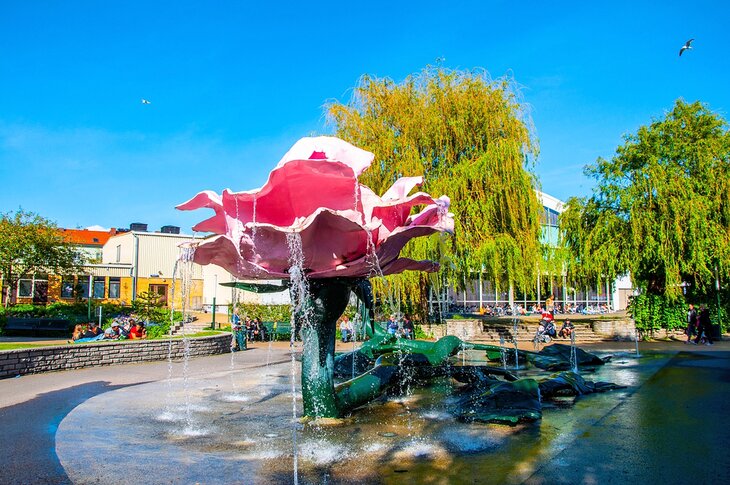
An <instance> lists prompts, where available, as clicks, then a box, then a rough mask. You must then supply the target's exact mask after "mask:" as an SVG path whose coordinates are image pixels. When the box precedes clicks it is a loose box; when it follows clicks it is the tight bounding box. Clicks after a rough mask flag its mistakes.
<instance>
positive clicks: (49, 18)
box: [0, 0, 730, 231]
mask: <svg viewBox="0 0 730 485" xmlns="http://www.w3.org/2000/svg"><path fill="white" fill-rule="evenodd" d="M257 3H263V2H257ZM594 3H595V2H575V3H573V2H520V3H515V2H494V1H492V2H489V1H484V2H458V1H457V2H430V1H419V2H393V1H389V2H382V1H370V2H362V3H351V4H348V3H342V2H314V3H311V2H310V3H307V2H279V3H276V4H272V5H268V6H263V5H246V3H245V2H236V1H215V2H189V1H184V0H178V1H174V2H154V1H144V2H137V1H125V2H99V1H74V0H68V1H64V2H61V1H33V0H23V1H16V0H4V1H3V2H2V3H0V181H2V183H1V184H0V212H7V211H15V210H17V209H18V208H19V207H22V208H23V209H25V210H30V211H33V212H37V213H39V214H41V215H43V216H45V217H48V218H50V219H52V220H54V221H56V222H57V223H58V224H59V225H60V226H63V227H72V228H73V227H87V226H91V225H101V226H104V227H128V226H129V223H131V222H146V223H148V224H149V225H150V229H159V227H160V226H162V225H167V224H172V225H180V226H182V228H183V230H184V231H189V230H190V227H191V226H192V225H193V224H194V223H196V222H198V221H200V220H202V219H203V218H206V217H207V216H208V214H207V213H203V212H201V211H195V212H179V211H176V210H175V209H174V206H175V205H176V204H178V203H181V202H184V201H185V200H187V199H189V198H190V197H192V196H193V195H194V194H195V193H197V192H198V191H200V190H203V189H212V190H215V191H217V192H220V191H221V190H222V189H224V188H227V187H229V188H232V189H234V190H246V189H251V188H255V187H258V186H260V185H261V184H262V183H263V182H264V181H265V180H266V177H267V175H268V172H269V171H270V170H271V168H273V167H274V165H275V164H276V163H277V162H278V160H279V158H280V157H281V156H282V155H283V154H284V153H285V152H286V150H287V149H288V148H289V146H291V144H293V143H294V142H295V141H296V140H297V139H298V138H300V137H302V136H308V135H313V134H327V133H330V132H331V128H330V127H329V126H327V125H326V123H325V119H324V116H323V111H324V110H323V106H324V105H325V104H326V103H327V102H328V101H331V100H339V101H347V100H348V99H349V97H350V93H351V89H352V87H353V86H354V85H356V83H357V81H358V79H359V78H360V76H362V75H363V74H369V75H373V76H378V77H389V78H391V79H393V80H395V81H401V80H403V79H404V78H405V77H406V76H407V75H408V74H411V73H414V72H417V71H419V70H420V69H422V68H423V67H424V66H426V65H427V64H433V63H435V62H436V59H437V58H439V57H441V58H445V61H443V63H442V65H443V66H444V67H446V68H450V69H472V68H483V69H486V70H487V71H488V72H489V73H490V74H491V76H492V77H493V78H500V77H502V76H505V75H507V76H511V77H513V78H514V80H515V81H516V82H517V83H518V84H519V85H520V86H521V94H522V97H523V99H524V102H525V103H527V104H528V105H529V107H530V113H531V116H532V120H533V123H534V125H535V130H536V133H537V137H538V139H539V143H540V149H541V151H540V156H539V158H538V161H537V173H538V175H539V177H540V179H541V182H542V185H543V189H544V190H545V191H546V192H548V193H550V194H552V195H554V196H556V197H559V198H562V199H567V198H568V197H570V196H572V195H585V194H587V193H589V191H590V187H591V185H592V182H591V181H590V180H587V179H586V178H585V177H584V176H583V175H582V167H583V166H584V165H585V164H587V163H591V162H593V161H595V159H596V158H597V157H599V156H602V157H610V156H611V155H612V154H613V153H614V151H615V149H616V147H617V146H618V145H619V144H621V143H622V136H623V135H624V134H627V133H633V132H635V131H636V129H637V128H638V127H639V126H640V125H643V124H648V123H650V122H651V120H652V119H653V118H657V117H661V116H663V114H664V113H665V112H666V111H667V110H669V109H671V107H672V105H673V103H674V101H675V100H676V99H677V98H683V99H685V100H686V101H695V100H700V101H702V102H705V103H707V104H708V105H709V107H710V109H712V110H713V111H716V112H718V113H720V114H721V115H722V116H723V117H725V119H728V110H730V89H728V86H730V56H729V55H728V51H730V49H729V48H730V36H728V35H727V25H728V22H729V21H730V7H729V6H728V4H727V3H726V2H719V1H718V2H696V3H694V4H690V3H686V2H682V3H680V2H671V3H664V4H663V5H660V6H657V5H656V4H655V3H656V2H623V1H615V2H610V3H608V2H606V4H605V5H595V4H594ZM692 37H693V38H695V39H696V40H695V42H694V44H693V46H694V49H693V50H691V51H689V52H687V53H685V54H684V55H683V56H682V57H681V58H680V57H679V56H678V52H679V48H680V47H681V46H682V44H683V43H684V42H685V41H686V40H687V39H689V38H692ZM142 98H146V99H149V100H150V101H151V103H152V104H149V105H143V104H142V103H141V102H140V100H141V99H142ZM435 195H440V194H435ZM453 202H454V203H455V204H457V203H458V201H453Z"/></svg>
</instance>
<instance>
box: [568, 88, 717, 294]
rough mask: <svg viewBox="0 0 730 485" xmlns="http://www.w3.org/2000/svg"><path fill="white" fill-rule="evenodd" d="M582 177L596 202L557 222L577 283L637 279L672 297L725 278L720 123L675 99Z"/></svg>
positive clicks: (573, 208)
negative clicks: (589, 183) (666, 110)
mask: <svg viewBox="0 0 730 485" xmlns="http://www.w3.org/2000/svg"><path fill="white" fill-rule="evenodd" d="M585 173H586V174H587V175H588V176H590V177H592V178H594V179H595V180H596V186H595V188H594V189H593V194H592V196H590V197H588V198H572V199H570V200H569V201H568V210H567V211H566V212H565V213H564V214H563V215H562V217H561V222H560V223H561V229H562V231H563V234H564V235H565V243H566V245H567V247H568V248H570V250H571V253H572V255H573V259H572V261H573V263H572V266H571V269H572V272H573V274H574V275H576V276H581V277H583V278H586V279H591V278H598V277H602V276H603V277H614V276H616V275H619V274H625V273H627V272H630V273H631V276H632V279H633V280H634V282H635V284H637V285H638V286H639V287H642V288H644V289H645V290H646V291H647V292H648V293H649V294H656V295H664V296H666V297H668V298H670V299H672V298H676V297H678V296H679V295H681V292H682V288H683V286H681V285H682V283H683V282H684V283H689V284H690V288H692V289H693V291H694V292H695V295H702V294H705V295H706V294H707V293H711V292H712V291H713V290H712V284H713V283H714V281H715V277H716V276H715V274H716V272H717V273H718V274H719V277H720V279H723V280H727V277H728V270H729V269H730V268H729V267H728V265H727V263H726V262H727V261H728V260H730V204H729V203H728V200H729V199H730V134H729V133H728V126H727V123H726V122H725V120H723V119H722V118H721V117H720V116H719V115H717V114H715V113H712V112H711V111H710V110H709V109H708V108H707V107H706V106H704V105H703V104H701V103H699V102H695V103H686V102H684V101H681V100H678V101H677V102H676V103H675V105H674V107H673V109H672V110H671V111H670V112H669V113H667V114H666V116H665V117H664V118H663V119H659V120H654V121H653V122H652V123H651V124H650V125H649V126H642V127H640V128H639V130H638V131H637V133H636V134H633V135H628V136H626V137H625V143H624V144H623V145H622V146H619V147H618V149H617V150H616V154H615V155H614V156H613V158H611V159H610V160H605V159H603V158H599V159H598V160H597V161H596V163H595V164H592V165H589V166H587V167H586V169H585ZM723 262H725V263H724V264H723Z"/></svg>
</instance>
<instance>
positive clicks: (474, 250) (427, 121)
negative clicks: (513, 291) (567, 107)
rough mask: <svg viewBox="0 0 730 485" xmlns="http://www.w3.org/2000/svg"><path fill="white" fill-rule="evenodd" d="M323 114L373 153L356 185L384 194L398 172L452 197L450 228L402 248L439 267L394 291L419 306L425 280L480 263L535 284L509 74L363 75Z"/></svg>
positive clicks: (520, 112) (522, 144) (525, 163)
mask: <svg viewBox="0 0 730 485" xmlns="http://www.w3.org/2000/svg"><path fill="white" fill-rule="evenodd" d="M327 112H328V116H329V119H330V121H331V122H332V123H333V125H334V127H335V131H336V135H337V136H338V137H340V138H342V139H344V140H347V141H349V142H351V143H353V144H355V145H357V146H359V147H362V148H364V149H366V150H369V151H371V152H373V153H374V154H375V160H376V163H375V164H374V165H373V166H372V167H371V168H370V169H369V170H368V171H366V172H365V174H363V177H362V180H361V181H362V183H364V184H365V185H367V186H369V187H370V188H372V189H373V190H375V191H376V192H379V193H383V192H384V191H385V190H386V189H387V188H388V187H389V186H390V185H391V184H392V183H393V182H394V181H395V180H396V179H397V178H398V177H403V176H417V175H423V176H424V187H423V188H424V190H425V191H426V192H428V193H430V194H432V195H434V196H439V195H441V194H446V195H448V196H449V197H451V201H452V206H451V208H452V211H453V212H454V216H455V220H456V228H455V235H454V236H453V237H452V238H450V239H449V240H447V241H444V240H443V239H439V238H438V237H434V238H419V239H417V240H413V241H412V242H411V243H410V245H409V246H408V247H407V248H406V251H405V255H407V256H408V257H412V258H415V259H428V258H430V259H436V260H440V261H441V262H442V270H441V272H440V274H438V275H435V276H434V275H432V276H431V277H430V278H431V279H430V281H429V280H427V278H429V276H428V275H424V274H418V273H412V272H408V273H405V274H403V275H397V276H394V277H390V278H391V281H390V282H389V285H388V286H389V287H390V288H393V289H394V291H395V292H396V293H397V294H399V296H401V297H402V298H404V299H406V300H410V301H416V302H420V303H421V304H425V301H426V298H425V296H426V293H425V292H426V289H427V288H429V284H431V285H433V284H434V283H436V282H446V283H448V284H450V285H451V286H452V287H461V288H463V287H464V285H465V283H466V281H469V280H473V279H475V278H476V276H477V274H478V272H479V271H481V270H482V269H483V271H484V272H485V274H486V276H487V277H488V278H490V279H491V280H492V281H494V282H495V283H496V284H497V285H498V286H501V288H505V287H507V286H508V285H510V284H514V285H515V286H516V287H517V288H518V289H523V290H524V289H527V288H529V287H531V286H532V285H534V274H535V271H536V269H537V265H538V259H539V256H540V249H539V241H538V239H539V230H540V225H539V215H540V209H541V206H540V203H539V202H538V200H537V197H536V194H535V185H536V181H535V177H534V175H533V173H532V172H531V169H532V167H533V162H534V158H535V156H536V155H537V145H536V141H535V139H534V137H533V136H532V132H531V129H530V128H531V123H530V120H529V117H528V116H527V115H526V113H525V110H524V106H523V105H522V104H521V103H520V101H519V99H518V96H517V91H516V90H515V89H514V85H513V83H512V82H511V81H510V80H508V79H503V80H497V81H494V80H491V79H490V77H489V75H488V74H487V73H486V72H485V71H448V70H445V69H442V68H432V67H427V68H426V69H424V70H423V71H421V72H419V73H416V74H413V75H411V76H409V77H408V78H406V79H405V80H404V81H403V82H402V83H395V82H393V81H392V80H389V79H377V78H373V77H370V76H364V77H363V78H362V79H361V80H360V83H359V85H357V86H356V87H355V88H354V92H353V95H352V99H350V101H349V102H348V103H347V104H342V103H339V102H334V103H331V104H330V105H328V107H327Z"/></svg>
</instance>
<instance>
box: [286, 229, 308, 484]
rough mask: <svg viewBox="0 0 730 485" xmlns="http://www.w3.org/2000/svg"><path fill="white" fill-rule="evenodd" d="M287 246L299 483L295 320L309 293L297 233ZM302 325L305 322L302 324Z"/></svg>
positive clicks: (294, 438) (295, 456)
mask: <svg viewBox="0 0 730 485" xmlns="http://www.w3.org/2000/svg"><path fill="white" fill-rule="evenodd" d="M286 242H287V244H288V246H289V281H290V285H291V289H290V294H291V299H292V302H291V305H292V311H291V337H290V340H289V349H290V352H291V396H292V449H293V459H294V483H295V484H298V483H299V472H298V454H299V451H298V449H297V392H296V359H295V343H296V333H297V332H296V318H295V316H296V315H297V314H301V315H303V318H302V320H306V312H305V308H304V307H305V305H304V302H305V300H306V298H307V294H308V293H309V288H308V284H307V279H306V278H305V276H304V251H303V249H302V237H301V235H300V234H298V233H289V234H287V236H286ZM302 324H303V325H304V324H305V322H303V323H302Z"/></svg>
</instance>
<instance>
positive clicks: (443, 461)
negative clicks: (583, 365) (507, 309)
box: [56, 350, 666, 484]
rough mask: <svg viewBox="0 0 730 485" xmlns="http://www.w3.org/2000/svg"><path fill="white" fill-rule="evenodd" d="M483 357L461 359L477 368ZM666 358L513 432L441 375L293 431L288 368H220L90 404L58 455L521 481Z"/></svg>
mask: <svg viewBox="0 0 730 485" xmlns="http://www.w3.org/2000/svg"><path fill="white" fill-rule="evenodd" d="M266 351H267V350H262V352H266ZM249 352H250V351H249ZM282 352H283V351H282ZM481 355H483V353H482V352H476V351H469V352H468V355H467V356H466V357H465V358H466V360H467V361H468V362H469V364H470V365H473V364H474V363H478V361H479V360H480V359H481ZM662 359H663V358H662V357H657V356H654V355H646V356H642V357H641V358H640V359H636V358H635V357H633V356H631V355H628V354H627V355H617V356H615V358H614V361H613V362H611V363H610V364H608V365H605V366H603V367H601V368H598V369H597V370H596V372H595V373H594V374H591V375H589V378H590V379H592V380H596V381H597V380H604V381H611V382H615V383H617V384H620V385H624V386H627V388H625V389H621V390H616V391H612V392H608V393H605V394H591V395H588V396H584V397H580V398H577V399H574V398H560V399H556V400H554V401H551V402H544V403H543V417H542V420H540V421H537V422H534V423H526V424H519V425H516V426H504V425H494V424H484V423H465V422H460V421H458V420H456V418H455V417H454V414H452V407H453V406H452V405H453V404H454V402H453V398H452V397H450V395H451V391H452V386H453V385H455V384H454V383H453V382H452V381H451V380H450V379H448V378H442V379H439V380H437V381H436V382H435V383H434V384H433V385H431V386H430V387H428V388H425V389H422V388H414V389H413V392H412V393H411V394H409V395H407V396H405V397H394V398H391V399H383V400H378V401H375V402H373V403H371V404H369V405H366V406H364V407H362V408H360V409H358V410H357V412H356V413H354V414H353V415H352V416H351V417H348V418H344V419H337V420H322V421H321V422H319V423H311V422H310V423H305V422H302V421H296V422H293V420H292V412H291V406H292V396H291V383H290V379H291V374H290V365H289V363H288V362H286V363H284V362H281V363H276V364H272V365H270V366H268V367H259V368H255V369H248V370H247V371H245V372H244V371H241V369H234V370H231V369H226V370H221V371H219V372H216V373H211V374H209V375H207V376H206V377H205V378H188V379H187V382H186V383H184V382H183V379H181V378H173V379H172V380H170V381H160V382H151V383H147V384H142V385H139V386H133V387H127V388H123V389H119V390H116V391H113V392H109V393H106V394H102V395H98V396H96V397H94V398H92V399H89V400H88V401H86V402H84V403H83V404H82V405H80V406H78V407H77V408H75V409H74V410H73V411H72V412H71V413H70V414H68V415H67V416H66V417H65V418H64V419H63V421H62V422H61V423H60V425H59V427H58V431H57V434H56V452H57V454H58V457H59V459H60V461H61V463H62V465H63V467H64V468H65V470H66V472H67V473H68V476H69V478H70V479H71V480H72V481H73V482H74V483H101V484H106V483H109V484H111V483H119V481H120V477H123V478H124V481H125V482H127V483H261V484H270V483H295V481H298V482H299V483H312V484H315V483H352V482H355V481H359V482H361V483H396V482H399V481H401V480H404V479H406V480H408V481H409V482H411V483H455V482H457V483H458V482H460V480H463V479H464V477H472V478H474V479H476V478H478V477H482V478H479V482H482V483H517V482H522V481H524V480H525V479H527V478H528V477H530V476H531V475H532V473H533V472H534V471H535V469H536V467H538V466H540V464H541V463H544V462H545V461H547V460H550V459H553V457H559V456H560V453H561V452H562V451H563V450H564V449H565V448H566V447H569V446H571V443H572V442H573V441H574V440H575V439H576V437H578V436H580V435H581V434H583V433H585V432H586V431H587V430H588V429H589V428H590V427H591V426H593V425H594V424H595V423H596V422H597V421H598V420H600V419H602V417H604V416H605V415H606V414H607V413H609V412H610V411H611V410H612V409H614V408H615V407H616V406H617V404H618V403H620V402H621V401H622V400H623V399H625V398H627V397H628V396H630V395H631V394H632V393H633V391H634V389H635V388H636V387H637V386H639V385H640V384H641V383H642V382H644V381H645V380H646V379H648V377H649V376H651V375H652V374H653V373H654V372H655V371H656V369H657V368H659V367H660V366H661V365H663V362H665V361H666V358H664V360H662ZM455 361H456V362H457V365H458V362H461V361H462V357H461V356H457V357H456V359H455ZM521 375H525V376H528V375H530V372H529V371H525V372H524V373H522V374H521ZM297 392H301V389H300V388H299V387H298V388H297ZM573 401H574V402H573ZM297 402H298V403H300V405H301V397H298V399H297ZM183 403H188V404H187V406H186V404H183ZM566 406H570V411H569V412H565V407H566ZM298 415H299V416H301V409H300V410H299V412H298ZM292 427H295V428H296V435H297V444H296V450H297V452H296V454H297V458H298V472H297V476H296V477H295V475H294V474H293V472H292V470H293V461H294V453H293V450H294V447H293V443H292ZM467 481H469V480H467ZM470 483H471V482H470Z"/></svg>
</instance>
